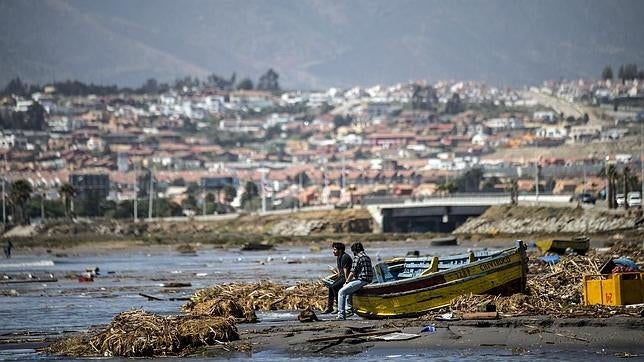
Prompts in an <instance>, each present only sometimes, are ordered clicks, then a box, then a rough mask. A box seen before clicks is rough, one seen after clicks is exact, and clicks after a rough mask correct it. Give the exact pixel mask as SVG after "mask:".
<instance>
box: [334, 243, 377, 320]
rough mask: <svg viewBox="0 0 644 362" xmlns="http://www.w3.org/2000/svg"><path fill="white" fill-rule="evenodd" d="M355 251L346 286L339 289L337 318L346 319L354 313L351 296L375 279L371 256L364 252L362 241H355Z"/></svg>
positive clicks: (352, 249) (353, 250) (353, 246)
mask: <svg viewBox="0 0 644 362" xmlns="http://www.w3.org/2000/svg"><path fill="white" fill-rule="evenodd" d="M351 251H352V252H353V255H354V258H353V264H352V265H351V272H350V273H349V276H348V277H347V281H346V282H345V283H344V286H343V287H342V288H341V289H340V291H338V317H337V319H346V318H347V317H350V316H352V315H353V309H352V306H351V296H352V295H353V293H355V292H357V291H358V290H359V289H360V288H362V287H364V286H365V285H367V284H369V283H371V281H372V280H373V267H372V266H371V258H369V256H367V254H365V252H364V247H363V246H362V243H360V242H355V243H353V244H352V245H351Z"/></svg>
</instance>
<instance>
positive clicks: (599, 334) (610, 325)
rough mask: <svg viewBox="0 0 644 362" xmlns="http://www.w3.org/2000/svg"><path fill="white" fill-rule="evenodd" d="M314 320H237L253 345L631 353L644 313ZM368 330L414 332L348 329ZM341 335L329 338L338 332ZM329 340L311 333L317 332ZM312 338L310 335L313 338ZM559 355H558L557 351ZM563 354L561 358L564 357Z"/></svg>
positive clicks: (293, 352)
mask: <svg viewBox="0 0 644 362" xmlns="http://www.w3.org/2000/svg"><path fill="white" fill-rule="evenodd" d="M321 318H323V319H322V320H320V321H317V322H309V323H300V322H298V321H289V322H280V323H270V324H268V325H263V326H259V325H248V324H244V325H239V326H238V329H239V331H240V337H241V340H240V341H236V342H234V343H233V344H234V345H235V344H236V345H239V344H244V343H245V344H250V345H251V346H252V352H251V353H249V354H250V355H252V354H256V353H262V352H264V353H266V352H269V353H270V354H277V355H280V354H282V355H289V356H301V357H322V356H325V357H341V356H348V355H355V354H358V353H365V354H367V355H370V356H374V357H378V356H380V357H386V356H391V355H397V354H400V353H402V354H403V355H405V354H407V355H409V354H411V355H416V356H421V355H426V356H428V357H429V356H445V357H447V356H452V357H454V356H459V355H462V354H466V355H467V354H471V355H473V356H476V355H477V354H483V353H492V354H493V355H496V356H513V355H514V356H535V355H543V354H546V355H548V354H551V353H553V357H554V356H555V355H554V353H564V355H565V354H566V353H571V354H574V355H576V354H578V353H579V352H580V351H581V352H583V353H586V354H589V355H597V356H615V357H634V356H640V357H642V356H644V344H642V343H641V342H642V337H644V319H643V318H632V317H628V318H626V317H613V318H608V319H553V318H549V317H513V318H502V319H499V320H491V321H474V320H468V321H465V320H461V321H450V322H433V323H435V325H436V332H434V333H427V332H421V330H422V329H423V327H424V326H427V325H429V324H430V323H432V322H428V321H421V320H417V319H396V320H376V321H374V320H364V319H361V318H358V317H352V318H350V319H348V320H346V321H336V320H333V318H334V317H333V316H326V315H325V316H322V317H321ZM371 331H376V332H383V331H400V332H402V333H408V334H410V336H409V337H414V338H413V339H409V340H399V341H384V340H381V339H379V338H380V337H378V336H362V337H359V336H358V337H351V335H352V334H359V333H363V334H365V332H366V333H369V332H371ZM341 336H346V337H344V338H332V337H341ZM323 338H328V340H322V341H315V339H323ZM312 340H313V341H312ZM559 358H561V356H560V357H559ZM564 359H565V358H564Z"/></svg>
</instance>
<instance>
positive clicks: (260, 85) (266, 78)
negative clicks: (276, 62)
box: [257, 68, 280, 91]
mask: <svg viewBox="0 0 644 362" xmlns="http://www.w3.org/2000/svg"><path fill="white" fill-rule="evenodd" d="M279 77H280V76H279V74H277V73H276V72H275V71H274V70H273V68H271V69H269V70H268V71H267V72H266V73H265V74H264V75H262V76H261V77H259V81H258V82H257V89H259V90H265V91H278V90H280V85H279V82H278V79H279Z"/></svg>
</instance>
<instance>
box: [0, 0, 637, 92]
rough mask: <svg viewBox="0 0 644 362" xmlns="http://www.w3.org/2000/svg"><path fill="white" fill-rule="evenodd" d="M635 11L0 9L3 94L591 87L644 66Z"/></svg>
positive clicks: (586, 6) (558, 6) (625, 1)
mask: <svg viewBox="0 0 644 362" xmlns="http://www.w3.org/2000/svg"><path fill="white" fill-rule="evenodd" d="M642 13H644V2H641V1H636V0H622V1H615V2H606V1H601V0H569V1H565V2H559V1H553V0H544V1H539V2H532V1H513V2H512V1H510V2H508V1H503V0H491V1H458V0H455V1H449V2H446V1H423V0H401V1H396V2H389V1H383V0H370V1H366V0H355V1H349V2H344V1H332V0H330V1H318V0H311V1H297V0H284V1H255V0H247V1H244V2H237V1H231V0H218V1H207V0H187V1H183V2H174V1H169V0H158V1H137V2H132V1H125V0H113V1H109V2H93V1H82V0H43V1H33V0H23V1H4V2H0V49H2V51H1V52H0V65H1V67H0V85H1V84H6V83H7V82H8V81H9V80H10V79H12V78H15V77H20V78H21V79H22V80H24V81H27V82H33V83H47V82H51V81H54V80H56V81H60V80H65V79H78V80H81V81H85V82H94V83H101V84H119V85H127V86H139V85H141V84H143V82H145V80H146V79H148V78H156V79H158V80H159V81H160V82H171V81H173V80H174V79H177V78H183V77H184V76H187V75H191V76H197V77H199V78H201V79H205V77H206V76H207V75H209V74H212V73H214V74H218V75H221V76H224V77H228V76H229V75H230V74H232V73H233V72H235V73H236V74H237V79H241V78H244V77H250V78H251V79H253V80H256V79H258V78H259V76H260V75H261V74H263V73H264V72H266V70H268V69H269V68H273V69H275V70H276V71H277V72H278V74H279V75H280V83H281V84H282V85H283V86H284V87H285V88H309V89H310V88H323V87H329V86H339V87H345V86H352V85H373V84H377V83H389V84H391V83H397V82H404V81H407V80H411V79H427V80H430V81H436V80H440V79H457V80H479V81H484V82H487V83H490V84H494V85H505V84H509V85H521V84H539V83H541V82H542V81H543V80H546V79H558V78H568V79H574V78H598V77H599V75H600V74H601V70H602V68H603V67H604V66H605V65H612V66H613V68H614V69H615V70H616V68H617V67H618V66H619V65H620V64H624V63H636V62H641V60H642V59H644V38H643V36H642V34H644V31H643V30H644V25H642V24H641V22H640V21H639V19H638V15H637V14H642ZM638 65H639V66H642V65H643V64H638ZM615 73H616V72H615Z"/></svg>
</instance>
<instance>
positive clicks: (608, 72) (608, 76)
mask: <svg viewBox="0 0 644 362" xmlns="http://www.w3.org/2000/svg"><path fill="white" fill-rule="evenodd" d="M602 80H613V68H612V67H611V66H610V65H607V66H605V67H604V70H602Z"/></svg>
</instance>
